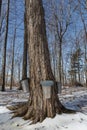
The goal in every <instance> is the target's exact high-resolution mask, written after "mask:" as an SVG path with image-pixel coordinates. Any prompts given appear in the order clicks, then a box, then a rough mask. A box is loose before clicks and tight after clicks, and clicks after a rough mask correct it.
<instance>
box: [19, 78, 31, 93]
mask: <svg viewBox="0 0 87 130" xmlns="http://www.w3.org/2000/svg"><path fill="white" fill-rule="evenodd" d="M21 86H22V89H23V91H24V92H27V93H28V92H29V79H28V78H27V79H23V80H21Z"/></svg>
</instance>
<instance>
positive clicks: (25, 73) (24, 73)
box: [22, 9, 28, 79]
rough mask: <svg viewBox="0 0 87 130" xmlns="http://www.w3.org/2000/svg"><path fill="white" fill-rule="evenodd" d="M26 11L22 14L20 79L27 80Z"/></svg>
mask: <svg viewBox="0 0 87 130" xmlns="http://www.w3.org/2000/svg"><path fill="white" fill-rule="evenodd" d="M26 20H27V19H26V9H25V13H24V30H25V31H24V47H23V49H24V51H23V68H22V79H26V78H27V53H28V52H27V48H28V45H27V44H28V43H27V24H26Z"/></svg>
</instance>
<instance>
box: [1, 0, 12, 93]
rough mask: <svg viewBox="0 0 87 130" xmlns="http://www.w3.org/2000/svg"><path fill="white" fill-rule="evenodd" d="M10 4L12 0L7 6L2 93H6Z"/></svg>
mask: <svg viewBox="0 0 87 130" xmlns="http://www.w3.org/2000/svg"><path fill="white" fill-rule="evenodd" d="M9 4H10V0H8V5H7V14H6V27H5V37H4V45H3V46H4V48H3V65H2V73H3V83H2V91H5V71H6V48H7V36H8V22H9Z"/></svg>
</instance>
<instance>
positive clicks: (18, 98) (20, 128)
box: [0, 87, 87, 130]
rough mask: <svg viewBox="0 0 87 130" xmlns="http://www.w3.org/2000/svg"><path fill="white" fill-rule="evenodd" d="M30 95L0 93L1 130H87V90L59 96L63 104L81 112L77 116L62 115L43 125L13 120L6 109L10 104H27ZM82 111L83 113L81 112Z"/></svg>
mask: <svg viewBox="0 0 87 130" xmlns="http://www.w3.org/2000/svg"><path fill="white" fill-rule="evenodd" d="M28 96H29V94H28V93H24V92H22V91H16V90H15V91H6V92H0V130H77V129H78V130H87V89H86V88H79V87H78V88H72V89H71V88H70V89H68V88H67V89H65V90H63V91H62V94H59V97H60V100H61V102H62V103H63V104H64V105H65V106H66V107H69V108H71V109H76V110H78V111H79V112H77V113H76V114H61V115H58V114H57V115H56V116H55V118H53V119H51V118H46V119H45V120H44V121H43V122H42V123H37V124H35V125H29V124H30V121H29V120H28V121H24V120H23V119H22V118H19V117H17V118H14V119H11V116H12V114H11V112H10V111H9V110H8V109H7V108H6V106H7V105H9V104H15V103H17V102H22V101H23V102H25V101H27V100H28ZM80 111H81V112H80Z"/></svg>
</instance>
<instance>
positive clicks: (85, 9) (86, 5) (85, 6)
mask: <svg viewBox="0 0 87 130" xmlns="http://www.w3.org/2000/svg"><path fill="white" fill-rule="evenodd" d="M78 3H79V13H80V16H81V20H82V23H83V28H84V32H85V42H84V49H85V68H86V67H87V20H86V19H85V17H87V15H86V14H87V1H85V0H83V1H81V0H78ZM85 78H86V86H87V69H85Z"/></svg>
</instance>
